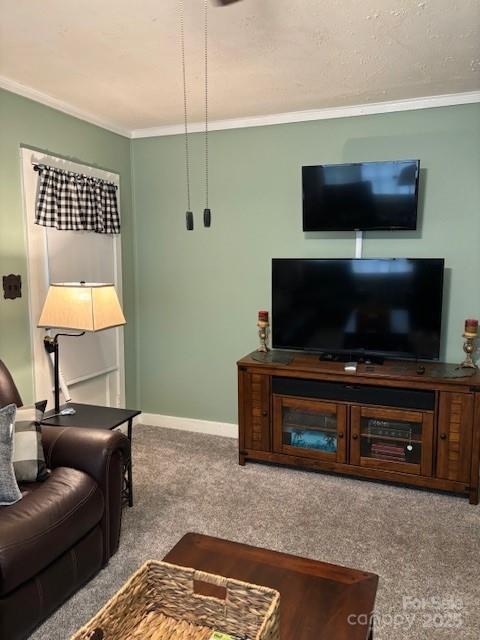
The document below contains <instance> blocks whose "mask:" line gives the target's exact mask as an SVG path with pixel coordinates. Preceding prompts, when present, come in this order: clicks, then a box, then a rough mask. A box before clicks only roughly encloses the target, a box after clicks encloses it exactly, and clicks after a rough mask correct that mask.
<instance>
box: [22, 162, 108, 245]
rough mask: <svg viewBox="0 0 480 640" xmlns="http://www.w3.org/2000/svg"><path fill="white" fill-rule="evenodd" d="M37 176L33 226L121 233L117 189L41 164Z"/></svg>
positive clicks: (99, 181) (36, 168)
mask: <svg viewBox="0 0 480 640" xmlns="http://www.w3.org/2000/svg"><path fill="white" fill-rule="evenodd" d="M34 169H35V171H38V173H39V184H38V191H37V201H36V208H35V223H36V224H39V225H42V226H44V227H54V228H56V229H61V230H64V231H94V232H95V233H120V217H119V215H118V205H117V185H115V184H114V183H113V182H108V181H107V180H101V179H100V178H94V177H92V176H87V175H84V174H82V173H75V172H73V171H64V170H63V169H57V168H55V167H49V166H47V165H43V164H37V165H35V166H34Z"/></svg>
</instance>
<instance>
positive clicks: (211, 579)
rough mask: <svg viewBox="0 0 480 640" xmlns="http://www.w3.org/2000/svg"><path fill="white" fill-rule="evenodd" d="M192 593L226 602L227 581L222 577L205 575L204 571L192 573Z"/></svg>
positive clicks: (210, 574)
mask: <svg viewBox="0 0 480 640" xmlns="http://www.w3.org/2000/svg"><path fill="white" fill-rule="evenodd" d="M193 591H194V593H195V594H201V595H206V596H208V597H210V598H215V599H216V600H226V599H227V595H228V580H227V578H224V577H223V576H216V575H213V574H212V573H205V571H194V573H193Z"/></svg>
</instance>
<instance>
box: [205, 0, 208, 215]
mask: <svg viewBox="0 0 480 640" xmlns="http://www.w3.org/2000/svg"><path fill="white" fill-rule="evenodd" d="M205 208H206V209H208V0H205Z"/></svg>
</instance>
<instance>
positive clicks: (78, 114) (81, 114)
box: [0, 76, 131, 138]
mask: <svg viewBox="0 0 480 640" xmlns="http://www.w3.org/2000/svg"><path fill="white" fill-rule="evenodd" d="M0 89H6V91H11V92H12V93H16V94H18V95H20V96H23V97H24V98H29V99H30V100H35V102H40V103H41V104H44V105H45V106H47V107H51V108H52V109H56V110H57V111H62V112H63V113H66V114H68V115H69V116H73V117H74V118H79V119H80V120H84V121H85V122H90V124H94V125H96V126H97V127H101V128H102V129H107V130H108V131H111V132H112V133H117V134H118V135H119V136H124V137H125V138H130V137H131V136H130V131H129V130H128V129H125V127H121V126H119V125H117V124H115V123H114V122H111V121H109V120H104V119H103V118H99V117H98V116H96V115H94V114H93V113H89V112H88V111H83V109H78V108H77V107H75V106H74V105H72V104H70V103H68V102H64V101H63V100H59V99H58V98H54V97H52V96H49V95H48V94H46V93H43V92H42V91H37V90H36V89H32V88H31V87H27V86H26V85H24V84H21V83H20V82H16V81H15V80H10V78H6V77H5V76H0Z"/></svg>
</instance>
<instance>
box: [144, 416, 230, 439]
mask: <svg viewBox="0 0 480 640" xmlns="http://www.w3.org/2000/svg"><path fill="white" fill-rule="evenodd" d="M138 423H139V424H147V425H150V426H152V427H165V428H166V429H179V430H180V431H193V432H194V433H205V434H207V435H210V436H224V437H226V438H238V425H236V424H232V423H230V422H212V421H211V420H197V419H196V418H179V417H178V416H162V415H160V414H159V413H142V414H141V416H139V420H138Z"/></svg>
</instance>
